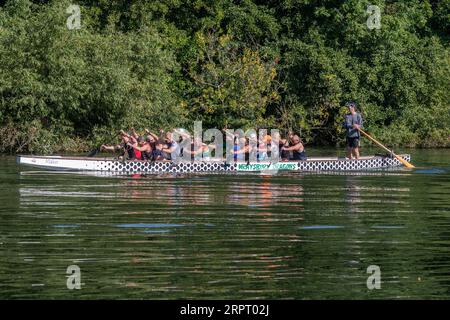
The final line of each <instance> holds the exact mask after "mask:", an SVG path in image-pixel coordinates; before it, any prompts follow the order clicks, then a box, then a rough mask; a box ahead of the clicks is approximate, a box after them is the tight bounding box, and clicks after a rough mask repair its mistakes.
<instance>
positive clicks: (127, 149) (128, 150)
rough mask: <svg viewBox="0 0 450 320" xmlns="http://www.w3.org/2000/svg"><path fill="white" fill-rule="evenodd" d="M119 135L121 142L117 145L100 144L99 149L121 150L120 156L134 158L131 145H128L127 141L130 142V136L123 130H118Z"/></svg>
mask: <svg viewBox="0 0 450 320" xmlns="http://www.w3.org/2000/svg"><path fill="white" fill-rule="evenodd" d="M119 134H120V136H121V143H120V144H118V145H105V144H102V145H101V147H100V150H101V151H113V152H115V151H122V154H121V155H120V157H123V156H125V155H126V156H127V158H128V159H135V158H136V155H135V153H134V149H133V147H131V146H129V145H128V143H130V141H131V139H130V136H129V135H128V134H127V133H125V132H124V131H123V130H121V131H120V133H119Z"/></svg>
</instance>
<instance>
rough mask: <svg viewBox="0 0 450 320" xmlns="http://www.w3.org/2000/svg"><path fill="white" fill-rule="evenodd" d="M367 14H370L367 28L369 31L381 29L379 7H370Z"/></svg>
mask: <svg viewBox="0 0 450 320" xmlns="http://www.w3.org/2000/svg"><path fill="white" fill-rule="evenodd" d="M366 12H367V13H368V14H369V17H368V18H367V22H366V24H367V28H369V30H373V29H381V9H380V7H379V6H375V5H369V6H368V7H367V10H366Z"/></svg>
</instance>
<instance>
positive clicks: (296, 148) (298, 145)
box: [281, 134, 307, 161]
mask: <svg viewBox="0 0 450 320" xmlns="http://www.w3.org/2000/svg"><path fill="white" fill-rule="evenodd" d="M281 150H282V151H292V157H290V158H289V160H302V161H304V160H306V159H307V157H306V151H305V147H304V146H303V143H302V141H301V139H300V137H299V136H298V135H296V134H294V135H293V136H292V146H290V147H282V148H281Z"/></svg>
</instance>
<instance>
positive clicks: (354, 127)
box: [344, 102, 363, 159]
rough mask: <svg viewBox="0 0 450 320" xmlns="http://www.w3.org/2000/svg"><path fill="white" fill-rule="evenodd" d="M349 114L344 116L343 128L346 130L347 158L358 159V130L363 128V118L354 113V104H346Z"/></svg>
mask: <svg viewBox="0 0 450 320" xmlns="http://www.w3.org/2000/svg"><path fill="white" fill-rule="evenodd" d="M346 105H347V108H348V111H349V113H348V114H346V115H345V121H344V128H345V129H346V130H347V158H349V159H352V158H355V159H358V158H359V139H360V133H359V129H360V128H362V127H363V126H362V125H363V118H362V116H361V114H360V113H359V112H356V103H354V102H348V103H347V104H346Z"/></svg>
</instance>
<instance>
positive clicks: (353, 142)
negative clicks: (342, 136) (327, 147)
mask: <svg viewBox="0 0 450 320" xmlns="http://www.w3.org/2000/svg"><path fill="white" fill-rule="evenodd" d="M347 147H349V148H359V137H354V138H349V137H347Z"/></svg>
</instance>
